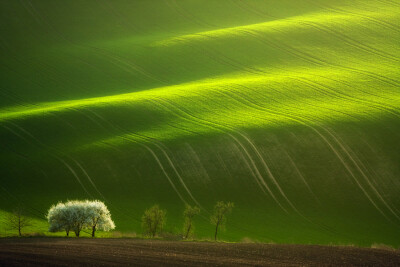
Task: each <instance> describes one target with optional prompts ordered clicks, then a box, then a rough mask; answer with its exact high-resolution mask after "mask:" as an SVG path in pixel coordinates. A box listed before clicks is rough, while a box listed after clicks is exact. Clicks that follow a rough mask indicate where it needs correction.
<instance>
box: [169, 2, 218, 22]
mask: <svg viewBox="0 0 400 267" xmlns="http://www.w3.org/2000/svg"><path fill="white" fill-rule="evenodd" d="M164 3H165V4H166V5H167V6H168V7H170V8H171V9H172V10H174V11H175V12H176V13H177V14H178V15H180V16H181V17H183V18H185V19H186V20H187V21H191V22H194V23H195V24H197V25H198V26H201V27H206V28H215V27H217V25H212V24H209V23H208V22H205V21H203V20H200V19H198V18H197V17H195V16H194V15H193V14H189V12H188V11H187V10H185V9H184V8H183V7H182V6H180V5H179V4H178V3H177V2H176V1H175V0H164Z"/></svg>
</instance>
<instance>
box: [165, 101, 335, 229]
mask: <svg viewBox="0 0 400 267" xmlns="http://www.w3.org/2000/svg"><path fill="white" fill-rule="evenodd" d="M171 105H172V104H171ZM172 106H174V108H176V106H175V105H172ZM187 115H188V116H192V115H190V114H187ZM196 118H197V117H196ZM200 120H201V119H200ZM204 121H205V122H207V123H211V124H214V123H213V122H210V121H206V120H204ZM201 124H204V122H202V123H201ZM217 125H218V124H217ZM219 126H220V127H221V125H219ZM214 127H215V126H214ZM214 127H213V128H214ZM222 127H225V126H222ZM233 131H235V130H234V129H233ZM223 132H224V131H223ZM236 132H237V131H236ZM225 133H226V134H228V135H230V136H231V137H233V136H232V135H231V134H230V133H229V132H225ZM239 134H240V133H239ZM242 137H243V135H242ZM233 138H234V137H233ZM234 140H235V141H237V142H238V144H239V145H240V146H241V147H242V149H244V151H245V153H246V154H247V156H248V157H249V159H250V160H251V162H252V163H253V164H254V165H253V166H254V167H255V170H256V171H257V174H259V175H260V176H259V177H261V178H262V176H261V174H260V172H259V171H258V169H257V167H256V164H255V162H254V161H253V160H252V158H251V156H250V154H249V153H248V151H247V150H246V148H245V146H244V145H242V143H241V142H240V141H239V140H238V139H237V138H234ZM247 140H248V139H247ZM248 141H249V142H250V143H251V145H252V146H254V144H253V143H252V142H251V141H250V140H248ZM256 151H257V152H256V153H258V154H259V155H260V153H259V152H258V150H257V149H256ZM260 156H261V155H260ZM262 160H263V159H262ZM264 163H265V162H264ZM267 168H268V167H267ZM268 169H269V168H268ZM271 174H272V173H271ZM257 176H258V175H257ZM260 181H261V183H262V184H263V185H264V186H268V185H267V184H266V183H265V181H264V179H262V180H260ZM278 186H279V185H278ZM269 192H270V193H272V191H269ZM282 192H283V190H282ZM284 197H286V195H284ZM274 200H276V201H277V199H276V198H274ZM286 200H287V201H288V202H289V205H290V206H291V208H292V209H293V210H294V211H295V212H296V213H297V214H299V215H300V216H301V217H302V218H303V219H305V220H306V221H308V222H309V223H311V224H314V225H317V226H318V227H320V228H322V229H324V230H326V231H328V232H330V233H336V232H335V231H334V230H332V229H330V228H329V227H327V226H325V225H320V224H318V223H315V222H314V221H312V220H310V219H308V218H307V217H306V216H305V215H304V214H302V213H301V212H300V211H299V210H298V209H297V208H296V207H295V206H294V205H293V203H292V202H291V201H290V200H289V199H288V198H287V197H286ZM279 206H280V207H281V208H283V207H282V206H281V205H280V204H279ZM285 212H287V211H286V209H285ZM336 234H337V233H336Z"/></svg>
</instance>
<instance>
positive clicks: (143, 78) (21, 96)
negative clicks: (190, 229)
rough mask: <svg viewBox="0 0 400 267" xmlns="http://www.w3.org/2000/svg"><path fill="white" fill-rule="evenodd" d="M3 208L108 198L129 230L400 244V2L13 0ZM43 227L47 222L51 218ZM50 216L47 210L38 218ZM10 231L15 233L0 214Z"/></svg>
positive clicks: (5, 25) (4, 9)
mask: <svg viewBox="0 0 400 267" xmlns="http://www.w3.org/2000/svg"><path fill="white" fill-rule="evenodd" d="M0 12H1V16H0V20H1V23H0V25H1V26H0V27H1V28H0V29H1V35H0V59H1V64H0V68H1V71H0V76H1V79H0V140H1V142H0V145H1V150H0V164H1V165H0V191H1V193H0V199H1V202H0V209H1V210H2V211H3V214H5V212H10V211H12V210H13V209H14V208H15V206H16V205H17V204H18V203H19V204H20V205H23V206H24V207H26V208H27V209H28V210H29V212H30V214H31V215H32V216H33V217H35V218H37V219H43V218H44V214H45V213H46V211H47V209H48V208H49V207H50V205H51V204H53V203H56V202H58V201H61V200H67V199H75V198H79V199H85V198H89V199H93V198H96V199H101V200H104V201H105V202H106V204H107V205H108V206H109V208H110V210H111V213H112V215H113V218H114V220H115V222H116V225H117V230H119V231H122V232H137V233H140V232H141V228H140V218H141V215H142V213H143V211H144V210H145V209H146V208H148V207H150V206H151V205H153V204H155V203H158V204H160V206H161V207H163V208H165V209H167V210H168V220H167V226H166V230H167V231H170V232H179V231H180V230H181V227H182V223H183V219H182V211H183V208H184V205H185V203H189V204H192V205H198V206H199V207H201V209H202V213H201V214H202V216H201V217H199V218H198V220H197V221H196V222H195V223H196V235H197V237H198V238H210V237H211V236H212V233H213V228H212V226H211V225H210V223H209V219H208V217H209V213H210V212H211V211H212V208H213V205H214V203H215V202H216V201H219V200H224V201H232V202H234V203H235V209H234V211H233V213H232V215H231V216H230V217H229V220H228V225H227V230H226V231H225V232H223V233H221V239H224V240H228V241H240V240H241V239H242V238H244V237H247V238H250V239H252V240H257V241H262V242H276V243H303V244H304V243H313V244H316V243H318V244H357V245H365V246H369V245H370V244H372V243H385V244H390V245H393V246H399V245H400V197H399V195H400V194H399V193H400V180H399V178H400V71H399V69H400V56H399V55H400V4H399V3H397V2H396V1H393V0H363V1H360V0H355V1H345V0H337V1H333V0H281V1H273V0H263V1H258V0H246V1H244V0H219V1H211V0H186V1H179V0H152V1H125V0H118V1H105V0H90V1H80V0H76V1H68V2H65V1H54V0H51V1H50V0H41V1H31V0H21V1H13V0H6V1H2V2H1V3H0ZM39 224H40V227H42V228H43V229H44V228H45V227H46V223H45V222H44V221H42V223H39ZM38 227H39V226H38ZM0 231H2V230H1V229H0Z"/></svg>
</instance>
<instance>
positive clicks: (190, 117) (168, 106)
mask: <svg viewBox="0 0 400 267" xmlns="http://www.w3.org/2000/svg"><path fill="white" fill-rule="evenodd" d="M161 102H162V103H161ZM154 103H155V104H158V105H162V106H164V107H165V109H167V110H168V111H169V112H172V113H174V114H175V115H176V116H178V117H180V118H182V119H185V120H188V121H190V122H192V123H193V122H196V123H198V124H199V125H202V126H205V125H206V126H207V127H209V128H212V129H214V130H217V131H220V132H222V133H224V134H227V135H230V136H231V134H230V133H229V131H233V132H235V130H234V129H229V128H227V127H226V126H223V125H219V124H216V123H214V122H211V121H208V120H205V119H201V118H198V117H196V116H194V115H192V114H190V113H188V112H186V111H184V110H182V109H181V108H178V107H177V105H173V104H171V103H169V101H167V100H163V99H160V98H158V101H154ZM231 137H232V136H231ZM233 140H234V141H235V142H236V143H237V144H238V145H239V146H240V147H241V148H242V149H244V151H245V153H246V155H247V156H248V157H249V160H250V162H251V163H252V164H251V165H252V166H253V167H254V172H255V173H256V177H257V179H260V182H261V183H262V184H263V185H264V187H265V189H266V190H267V191H268V192H270V194H271V197H272V198H273V199H274V200H275V201H276V202H277V204H278V205H279V206H280V207H281V208H282V209H283V210H284V211H285V212H286V213H287V211H286V209H285V208H283V206H282V204H281V203H280V202H279V200H278V199H277V198H276V197H275V195H274V194H273V193H272V190H271V189H270V188H269V186H268V185H267V184H266V183H265V180H264V178H263V177H262V175H261V173H260V171H259V170H258V168H257V165H256V163H255V162H254V160H253V159H252V157H251V156H250V154H249V153H248V151H247V150H246V149H245V146H244V145H243V144H242V143H241V142H240V141H239V140H238V139H237V138H233Z"/></svg>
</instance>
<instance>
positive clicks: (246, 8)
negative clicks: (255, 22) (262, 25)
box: [231, 0, 275, 18]
mask: <svg viewBox="0 0 400 267" xmlns="http://www.w3.org/2000/svg"><path fill="white" fill-rule="evenodd" d="M231 3H233V4H234V5H236V6H237V7H239V8H240V9H242V10H244V11H246V12H248V13H251V14H255V15H257V16H259V17H261V18H265V17H267V18H275V17H273V16H271V15H269V14H265V13H263V12H261V11H259V10H257V9H254V8H252V7H250V6H249V5H248V4H247V3H246V2H245V1H240V0H231Z"/></svg>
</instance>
